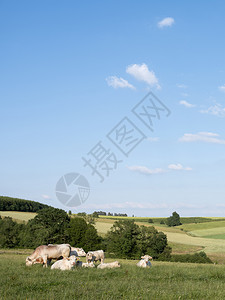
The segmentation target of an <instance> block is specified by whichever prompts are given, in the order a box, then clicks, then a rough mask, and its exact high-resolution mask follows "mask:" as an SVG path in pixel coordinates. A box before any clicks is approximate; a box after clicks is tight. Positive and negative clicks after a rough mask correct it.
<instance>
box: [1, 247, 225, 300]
mask: <svg viewBox="0 0 225 300" xmlns="http://www.w3.org/2000/svg"><path fill="white" fill-rule="evenodd" d="M17 251H19V250H17ZM23 251H24V250H22V254H16V253H14V252H12V251H10V252H7V251H6V253H3V254H0V272H1V275H2V276H1V277H0V299H6V300H11V299H13V300H14V299H38V300H40V299H54V300H55V299H79V298H80V299H88V300H89V299H160V300H161V299H166V300H168V299H184V300H186V299H224V290H225V266H221V265H200V264H182V263H168V262H167V263H166V262H153V267H152V268H151V269H141V268H138V267H136V261H130V260H119V261H120V263H121V265H122V267H121V268H120V269H112V270H99V269H96V268H95V269H82V268H80V269H75V270H73V271H60V270H50V268H48V269H45V268H42V266H41V265H34V266H32V267H26V266H25V258H26V255H25V254H23ZM108 261H109V260H108Z"/></svg>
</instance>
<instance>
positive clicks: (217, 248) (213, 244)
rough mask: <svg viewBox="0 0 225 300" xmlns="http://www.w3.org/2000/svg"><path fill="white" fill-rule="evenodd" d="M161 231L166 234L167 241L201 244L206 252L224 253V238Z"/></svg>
mask: <svg viewBox="0 0 225 300" xmlns="http://www.w3.org/2000/svg"><path fill="white" fill-rule="evenodd" d="M163 232H164V233H165V234H166V235H167V238H168V241H169V242H174V243H179V244H186V245H195V246H202V247H204V251H205V252H206V253H213V252H224V253H225V240H219V239H207V238H200V237H193V236H189V235H187V234H182V233H173V232H166V231H163Z"/></svg>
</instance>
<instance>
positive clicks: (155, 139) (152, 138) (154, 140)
mask: <svg viewBox="0 0 225 300" xmlns="http://www.w3.org/2000/svg"><path fill="white" fill-rule="evenodd" d="M147 141H149V142H158V141H159V137H148V138H147Z"/></svg>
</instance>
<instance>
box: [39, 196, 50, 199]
mask: <svg viewBox="0 0 225 300" xmlns="http://www.w3.org/2000/svg"><path fill="white" fill-rule="evenodd" d="M41 196H42V198H44V199H51V197H50V196H48V195H41Z"/></svg>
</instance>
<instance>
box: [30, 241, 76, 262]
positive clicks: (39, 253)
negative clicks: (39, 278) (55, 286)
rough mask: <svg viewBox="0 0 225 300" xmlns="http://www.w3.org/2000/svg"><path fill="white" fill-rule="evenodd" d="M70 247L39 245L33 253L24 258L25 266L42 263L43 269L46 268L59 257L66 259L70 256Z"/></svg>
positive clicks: (63, 245)
mask: <svg viewBox="0 0 225 300" xmlns="http://www.w3.org/2000/svg"><path fill="white" fill-rule="evenodd" d="M70 249H71V247H70V245H69V244H61V245H54V246H53V245H51V246H46V245H41V246H39V247H37V248H36V249H35V250H34V252H33V253H32V254H31V255H30V256H28V257H27V258H26V265H27V266H31V265H33V264H36V263H43V266H44V267H47V263H48V262H49V261H51V260H52V259H58V258H60V257H61V256H62V257H63V258H67V257H69V256H70Z"/></svg>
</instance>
